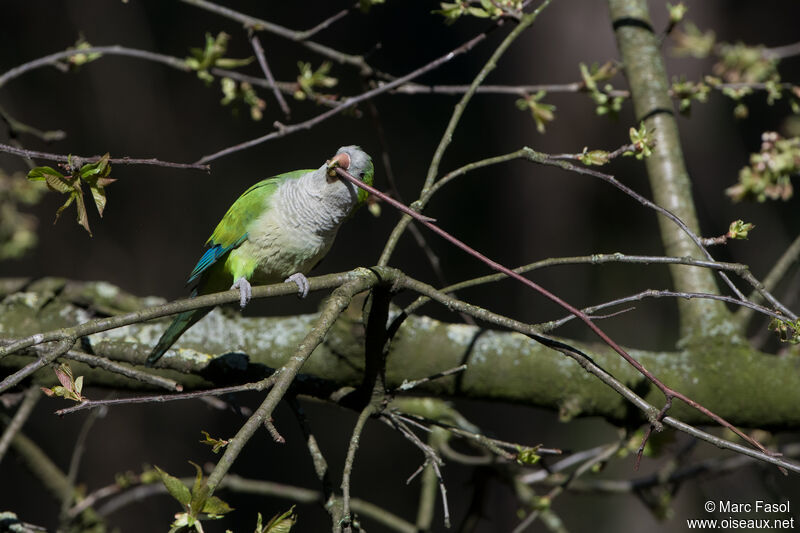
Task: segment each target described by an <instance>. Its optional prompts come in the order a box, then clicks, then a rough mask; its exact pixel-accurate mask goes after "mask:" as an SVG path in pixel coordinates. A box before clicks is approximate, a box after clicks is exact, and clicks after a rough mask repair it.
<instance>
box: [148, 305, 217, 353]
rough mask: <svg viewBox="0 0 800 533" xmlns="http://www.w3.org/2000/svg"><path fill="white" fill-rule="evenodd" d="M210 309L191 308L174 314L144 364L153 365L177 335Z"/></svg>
mask: <svg viewBox="0 0 800 533" xmlns="http://www.w3.org/2000/svg"><path fill="white" fill-rule="evenodd" d="M210 311H211V308H206V309H193V310H191V311H184V312H183V313H181V314H179V315H178V316H176V317H175V320H173V321H172V324H170V325H169V327H168V328H167V330H166V331H165V332H164V333H163V334H162V335H161V338H160V339H158V344H156V346H155V348H153V351H152V352H150V355H149V356H148V357H147V362H145V366H153V365H154V364H155V363H156V361H158V360H159V359H160V358H161V356H162V355H164V352H166V351H167V350H169V347H170V346H172V345H173V343H174V342H175V341H176V340H178V337H180V336H181V335H183V332H184V331H186V330H187V329H189V328H190V327H192V326H193V325H194V324H195V322H197V321H198V320H200V319H201V318H203V317H204V316H206V315H207V314H208V313H209V312H210Z"/></svg>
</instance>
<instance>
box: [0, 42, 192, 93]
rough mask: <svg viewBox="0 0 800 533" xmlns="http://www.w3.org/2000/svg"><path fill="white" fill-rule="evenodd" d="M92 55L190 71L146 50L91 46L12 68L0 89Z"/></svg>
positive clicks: (0, 79)
mask: <svg viewBox="0 0 800 533" xmlns="http://www.w3.org/2000/svg"><path fill="white" fill-rule="evenodd" d="M92 54H101V55H118V56H129V57H135V58H138V59H146V60H148V61H154V62H156V63H161V64H163V65H167V66H169V67H172V68H175V69H178V70H182V71H184V72H189V71H191V69H190V68H189V66H188V65H187V64H186V62H185V61H184V60H183V59H179V58H177V57H172V56H168V55H164V54H158V53H155V52H149V51H147V50H137V49H135V48H128V47H125V46H118V45H114V46H92V47H90V48H83V49H80V50H77V49H72V50H62V51H61V52H56V53H54V54H50V55H46V56H44V57H40V58H38V59H34V60H33V61H28V62H27V63H23V64H22V65H19V66H18V67H14V68H12V69H11V70H8V71H6V72H5V73H4V74H2V75H0V87H3V86H4V85H5V84H6V83H8V82H9V81H10V80H13V79H15V78H18V77H19V76H21V75H22V74H25V73H26V72H30V71H31V70H35V69H37V68H41V67H46V66H51V65H56V64H58V62H59V61H61V60H62V59H68V58H70V57H72V56H76V55H92Z"/></svg>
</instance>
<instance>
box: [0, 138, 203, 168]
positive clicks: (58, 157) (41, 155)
mask: <svg viewBox="0 0 800 533" xmlns="http://www.w3.org/2000/svg"><path fill="white" fill-rule="evenodd" d="M0 152H7V153H9V154H14V155H18V156H21V157H24V158H27V159H31V158H36V159H45V160H47V161H57V162H59V163H68V162H70V161H71V160H80V161H82V162H83V163H96V162H97V161H99V160H100V159H101V157H102V156H99V155H95V156H91V157H78V156H75V155H71V156H70V155H63V154H51V153H47V152H39V151H36V150H25V149H23V148H17V147H16V146H10V145H8V144H2V143H0ZM108 161H109V163H114V164H117V165H155V166H159V167H167V168H188V169H193V170H204V171H206V172H210V171H211V167H210V166H209V165H202V164H197V163H171V162H169V161H161V160H159V159H155V158H149V159H141V158H134V157H112V158H109V160H108Z"/></svg>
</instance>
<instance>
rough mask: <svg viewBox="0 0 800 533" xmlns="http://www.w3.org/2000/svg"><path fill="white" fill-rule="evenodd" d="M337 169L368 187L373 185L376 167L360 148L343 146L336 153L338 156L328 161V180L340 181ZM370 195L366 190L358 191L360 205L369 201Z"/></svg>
mask: <svg viewBox="0 0 800 533" xmlns="http://www.w3.org/2000/svg"><path fill="white" fill-rule="evenodd" d="M336 167H339V168H341V169H344V170H346V171H347V172H348V173H349V174H350V175H351V176H354V177H356V178H358V179H360V180H361V181H363V182H364V183H366V184H367V185H372V178H373V176H374V174H375V166H374V165H373V164H372V158H371V157H370V156H369V155H368V154H367V153H366V152H365V151H364V150H362V149H361V148H360V147H358V146H342V147H341V148H339V149H338V150H337V151H336V155H335V156H333V157H332V158H331V159H330V160H329V161H328V179H329V180H331V181H333V180H335V179H338V176H337V174H336ZM367 196H369V193H368V192H367V191H365V190H364V189H358V203H359V204H361V203H363V202H365V201H366V200H367Z"/></svg>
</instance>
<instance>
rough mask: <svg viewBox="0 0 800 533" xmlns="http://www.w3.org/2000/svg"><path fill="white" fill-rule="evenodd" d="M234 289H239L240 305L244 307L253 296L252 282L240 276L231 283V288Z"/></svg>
mask: <svg viewBox="0 0 800 533" xmlns="http://www.w3.org/2000/svg"><path fill="white" fill-rule="evenodd" d="M234 289H239V305H240V306H241V307H242V309H244V308H245V307H246V306H247V303H248V302H249V301H250V298H252V297H253V287H251V286H250V282H249V281H247V280H246V279H244V278H239V279H237V280H236V281H235V282H234V283H233V285H231V290H234Z"/></svg>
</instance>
